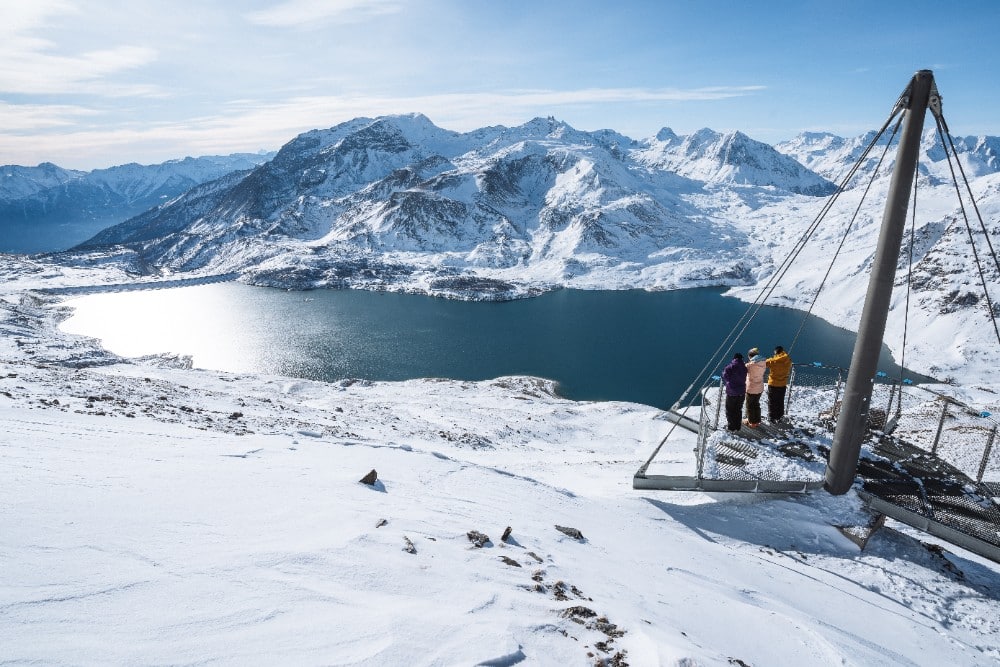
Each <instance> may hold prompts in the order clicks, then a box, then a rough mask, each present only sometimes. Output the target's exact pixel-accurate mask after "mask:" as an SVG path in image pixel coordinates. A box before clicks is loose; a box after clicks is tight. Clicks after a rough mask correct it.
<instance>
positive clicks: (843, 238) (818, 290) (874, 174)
mask: <svg viewBox="0 0 1000 667" xmlns="http://www.w3.org/2000/svg"><path fill="white" fill-rule="evenodd" d="M902 121H903V118H902V116H900V118H899V120H898V121H897V122H896V126H895V127H894V128H893V129H892V135H891V136H890V137H889V141H887V142H886V144H885V150H883V151H882V157H880V158H879V160H878V164H877V165H875V169H873V170H872V176H871V178H870V179H869V180H868V185H867V186H866V187H865V191H864V193H862V195H861V200H860V201H859V202H858V206H857V208H855V209H854V215H853V216H851V220H850V222H848V224H847V227H846V228H845V229H844V233H843V234H842V235H841V237H840V244H839V245H837V251H836V252H834V253H833V258H832V259H831V260H830V264H829V265H828V266H827V267H826V274H824V275H823V279H822V280H821V281H820V283H819V287H817V288H816V293H815V294H814V295H813V299H812V302H811V303H810V304H809V308H808V310H806V313H805V315H803V316H802V323H801V324H799V329H798V331H796V332H795V337H794V338H792V344H791V345H789V346H788V354H789V355H791V353H792V350H794V349H795V343H796V342H798V340H799V336H801V335H802V330H803V329H805V326H806V322H807V321H808V320H809V317H810V315H812V311H813V308H814V307H815V306H816V302H817V301H818V300H819V295H820V293H821V292H822V291H823V288H824V287H825V286H826V281H827V280H828V279H829V277H830V273H831V272H832V271H833V266H834V264H836V262H837V258H838V257H839V256H840V251H841V250H843V249H844V243H846V242H847V236H848V234H850V233H851V230H852V229H853V228H854V223H855V222H856V221H857V219H858V215H859V214H860V213H861V207H862V206H864V203H865V199H867V197H868V193H869V192H870V191H871V188H872V185H873V184H874V183H875V179H876V178H877V177H878V173H879V170H880V169H881V168H882V163H883V162H884V161H885V156H886V155H888V153H889V148H890V146H891V145H892V140H893V139H895V138H896V133H897V132H898V131H899V127H900V125H901V124H902Z"/></svg>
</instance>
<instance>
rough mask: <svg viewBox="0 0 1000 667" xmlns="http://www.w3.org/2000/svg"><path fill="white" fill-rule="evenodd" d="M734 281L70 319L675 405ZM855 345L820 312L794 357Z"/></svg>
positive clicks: (148, 299) (135, 297)
mask: <svg viewBox="0 0 1000 667" xmlns="http://www.w3.org/2000/svg"><path fill="white" fill-rule="evenodd" d="M721 292H722V290H720V289H710V288H704V289H688V290H677V291H670V292H646V291H641V290H629V291H587V290H559V291H555V292H550V293H548V294H544V295H542V296H540V297H536V298H532V299H523V300H518V301H508V302H501V303H494V302H467V301H452V300H446V299H438V298H432V297H426V296H416V295H409V294H394V293H387V292H367V291H355V290H316V291H311V292H287V291H282V290H275V289H268V288H262V287H250V286H247V285H242V284H239V283H224V284H215V285H201V286H196V287H183V288H178V289H164V290H146V291H137V292H122V293H114V294H95V295H89V296H84V297H79V298H75V299H73V300H71V301H70V302H68V303H69V305H72V306H74V307H75V308H76V314H75V315H74V316H73V317H72V318H70V319H68V320H66V321H65V322H64V323H63V325H62V328H63V330H65V331H69V332H72V333H80V334H84V335H88V336H92V337H95V338H99V339H101V340H102V343H103V345H104V346H105V347H106V348H107V349H109V350H111V351H112V352H115V353H117V354H121V355H123V356H141V355H146V354H159V353H175V354H184V355H191V356H192V357H193V361H194V365H195V366H196V367H199V368H209V369H216V370H224V371H232V372H255V373H257V372H259V373H269V374H280V375H289V376H293V377H302V378H309V379H319V380H328V381H329V380H338V379H343V378H366V379H370V380H406V379H412V378H421V377H443V378H452V379H458V380H485V379H492V378H495V377H499V376H503V375H534V376H538V377H544V378H549V379H552V380H556V381H557V382H558V383H559V391H560V394H561V395H563V396H565V397H567V398H571V399H576V400H623V401H633V402H638V403H646V404H648V405H653V406H657V407H661V408H663V407H667V406H669V405H672V404H673V402H674V401H675V400H676V399H677V398H678V396H679V395H680V394H681V392H683V391H684V389H686V388H687V386H688V385H689V384H690V383H691V382H692V381H693V380H694V378H695V376H696V375H697V374H698V373H699V372H700V371H701V370H702V368H703V367H704V366H705V364H706V362H707V361H708V359H709V357H710V356H711V355H712V353H713V352H715V350H716V348H718V347H719V345H720V344H721V342H722V340H723V339H724V338H725V337H726V335H727V334H728V333H729V331H730V330H731V329H732V328H733V325H734V324H735V323H736V322H737V321H738V320H739V319H740V317H741V316H742V315H743V313H744V312H745V311H746V309H747V304H746V303H744V302H741V301H739V300H737V299H733V298H728V297H724V296H722V295H721ZM802 318H803V313H802V312H800V311H796V310H791V309H787V308H778V307H765V308H763V309H762V310H761V312H760V313H759V314H758V316H757V318H756V319H755V320H754V322H753V324H752V325H751V327H750V328H749V329H748V330H747V332H746V334H745V335H743V336H742V337H741V338H740V339H739V340H738V341H737V344H736V346H735V347H734V348H730V349H728V350H726V358H727V359H728V358H730V357H731V356H732V352H733V351H737V350H739V351H742V352H743V353H744V355H745V354H746V351H747V349H749V348H750V347H753V346H758V347H760V349H761V351H762V352H764V353H766V354H768V355H769V354H770V353H771V351H772V350H773V349H774V346H775V345H783V346H785V347H786V348H787V347H789V345H790V344H791V341H792V339H793V338H794V337H795V334H796V332H797V331H798V329H799V326H800V325H801V323H802ZM853 346H854V334H853V333H851V332H849V331H846V330H844V329H839V328H837V327H834V326H831V325H829V324H826V323H825V322H823V321H821V320H819V319H818V318H815V317H812V318H809V320H808V322H807V324H806V326H805V329H804V331H803V333H802V336H801V337H800V338H799V340H798V342H797V343H796V346H795V348H794V349H793V350H792V351H791V356H792V358H793V360H794V361H795V362H796V363H813V362H822V363H824V364H826V365H830V366H841V367H845V368H846V367H847V366H848V365H849V362H850V358H851V353H852V351H853ZM882 358H883V362H884V363H883V364H882V365H881V366H880V368H881V370H883V371H886V372H888V373H889V374H890V375H892V376H894V377H895V376H898V374H899V370H898V367H896V366H895V365H893V364H892V362H891V357H890V355H889V353H888V351H887V350H883V355H882ZM716 372H718V369H716ZM906 377H910V378H914V379H915V380H921V381H922V380H927V378H922V377H920V376H916V375H914V374H910V373H907V374H906Z"/></svg>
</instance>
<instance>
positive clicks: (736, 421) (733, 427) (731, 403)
mask: <svg viewBox="0 0 1000 667" xmlns="http://www.w3.org/2000/svg"><path fill="white" fill-rule="evenodd" d="M742 420H743V394H740V395H739V396H729V395H728V394H727V395H726V428H728V429H729V430H730V431H738V430H740V422H741V421H742Z"/></svg>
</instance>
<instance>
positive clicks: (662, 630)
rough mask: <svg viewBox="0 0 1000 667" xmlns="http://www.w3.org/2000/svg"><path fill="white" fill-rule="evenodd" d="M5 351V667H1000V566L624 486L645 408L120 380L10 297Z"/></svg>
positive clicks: (917, 540)
mask: <svg viewBox="0 0 1000 667" xmlns="http://www.w3.org/2000/svg"><path fill="white" fill-rule="evenodd" d="M0 330H2V331H3V333H4V335H3V336H2V337H0V419H2V420H3V423H4V426H5V427H4V429H3V431H2V433H0V478H2V479H3V480H4V483H3V484H2V485H0V507H3V508H4V510H3V511H2V512H0V553H2V554H3V567H2V568H0V637H3V642H2V649H0V652H2V655H3V658H4V661H5V662H9V663H12V664H30V663H46V664H56V665H62V664H94V663H100V664H134V663H143V664H152V663H156V664H164V663H170V664H177V663H192V662H200V663H210V664H221V665H230V664H232V665H247V664H261V665H264V664H267V665H274V664H357V665H386V664H393V665H395V664H407V665H458V664H465V665H472V664H490V665H514V664H533V665H534V664H537V665H576V664H579V665H594V664H612V665H734V664H736V665H739V664H743V665H793V664H794V665H800V664H803V665H804V664H809V665H832V664H837V665H918V664H919V665H923V664H935V665H944V664H947V665H984V664H992V663H995V662H997V661H998V660H1000V642H998V639H997V638H998V636H1000V621H998V619H997V616H996V613H995V612H996V608H997V603H998V600H1000V567H998V566H997V565H996V564H995V563H989V562H986V561H982V560H981V559H978V558H977V557H975V556H971V555H969V554H967V553H964V552H960V551H956V550H955V549H953V548H950V547H945V548H942V547H941V546H939V545H936V544H927V543H923V542H921V540H922V539H927V538H925V537H923V536H920V535H914V534H913V533H911V532H910V530H909V529H906V528H905V527H902V526H899V525H892V526H889V527H886V528H884V529H883V530H881V531H879V532H878V533H876V534H875V535H874V536H873V538H872V540H871V541H870V542H869V544H868V546H867V548H866V550H865V551H863V552H862V551H859V550H858V548H857V547H856V546H855V545H854V544H853V543H851V542H850V541H848V540H847V539H846V538H845V537H843V536H842V535H841V534H840V533H839V532H838V531H837V530H836V529H835V528H834V527H833V524H843V525H855V524H857V523H859V522H863V521H865V520H867V516H866V514H865V512H864V511H863V509H862V508H861V506H860V503H859V501H858V499H857V498H856V497H855V496H854V495H853V494H849V495H847V496H843V497H839V498H834V497H831V496H828V495H826V494H823V493H818V494H815V495H813V496H808V497H803V498H776V499H771V500H765V499H762V498H753V499H749V498H746V497H741V496H728V497H712V496H709V495H707V494H682V493H666V492H637V491H634V490H632V489H631V488H630V487H631V475H632V474H633V472H634V471H635V469H636V468H637V467H638V465H639V464H640V463H641V462H642V461H643V460H644V459H645V457H646V456H647V455H648V452H649V450H650V448H651V447H652V445H653V444H654V443H656V442H657V441H658V440H659V439H660V438H662V436H663V434H664V433H665V432H666V430H667V429H668V428H669V423H668V422H666V421H664V420H662V419H659V418H658V415H659V413H658V411H656V410H654V409H653V408H648V407H645V406H637V405H632V404H623V403H574V402H571V401H566V400H562V399H558V398H556V397H554V396H553V395H552V391H551V390H552V388H551V387H550V386H548V384H547V383H545V382H543V381H540V380H535V379H531V378H498V379H496V380H493V381H489V382H481V383H460V382H450V381H440V380H419V381H412V382H405V383H375V384H373V383H368V382H357V381H345V382H340V383H335V384H324V383H316V382H305V381H299V380H294V379H289V378H280V377H253V376H237V375H231V374H220V373H215V372H205V371H197V370H190V369H184V368H180V367H178V366H179V365H180V364H178V363H177V362H176V361H170V360H166V359H149V360H146V361H142V362H138V363H115V362H116V361H121V360H115V359H114V358H113V357H111V356H110V355H108V354H107V353H104V352H102V351H101V350H99V349H98V348H96V347H95V346H94V344H93V343H92V342H87V341H83V340H80V339H75V338H72V337H68V336H65V335H62V334H60V333H59V332H58V330H56V329H55V323H54V321H53V320H52V311H51V310H50V309H49V308H48V307H46V304H45V303H44V302H41V301H38V300H35V299H33V298H30V297H29V298H25V299H23V300H22V299H20V298H19V295H18V294H17V293H16V292H5V293H4V294H3V295H2V298H0ZM95 364H96V365H95ZM102 364H110V365H102ZM993 399H994V400H995V395H994V396H993ZM690 444H691V443H690V442H686V441H683V440H682V441H678V442H676V443H675V444H672V445H671V446H670V448H669V449H670V451H667V452H665V453H664V457H665V458H668V459H676V460H678V461H683V460H685V458H686V457H687V458H689V457H690V451H689V450H690ZM373 469H374V470H376V471H377V477H378V479H377V481H376V483H375V484H374V486H366V485H363V484H361V483H359V481H358V480H360V479H361V477H362V476H364V475H366V474H367V473H368V472H369V471H371V470H373ZM507 527H510V533H509V536H508V537H507V539H506V540H504V539H502V535H503V534H504V533H505V532H506V529H507ZM559 527H562V528H563V529H567V531H566V532H564V531H562V530H560V529H559ZM572 529H575V530H576V531H579V537H574V536H573V535H572V534H568V533H572ZM473 531H477V532H478V533H481V534H483V535H485V536H487V537H488V538H489V540H488V541H485V542H482V546H480V547H477V546H476V542H475V541H474V538H476V535H475V534H473ZM470 534H471V537H470Z"/></svg>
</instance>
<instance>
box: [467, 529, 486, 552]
mask: <svg viewBox="0 0 1000 667" xmlns="http://www.w3.org/2000/svg"><path fill="white" fill-rule="evenodd" d="M466 537H468V538H469V541H470V542H472V544H473V546H475V547H476V548H477V549H482V548H483V547H484V546H486V545H488V544H490V537H489V535H484V534H483V533H480V532H479V531H478V530H470V531H469V532H468V533H466Z"/></svg>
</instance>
